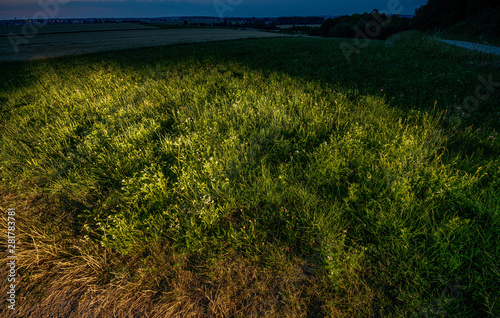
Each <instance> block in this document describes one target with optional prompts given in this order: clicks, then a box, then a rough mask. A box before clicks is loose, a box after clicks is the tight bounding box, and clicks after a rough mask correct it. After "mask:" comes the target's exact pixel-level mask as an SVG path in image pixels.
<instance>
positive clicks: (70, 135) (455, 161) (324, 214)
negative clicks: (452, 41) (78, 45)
mask: <svg viewBox="0 0 500 318" xmlns="http://www.w3.org/2000/svg"><path fill="white" fill-rule="evenodd" d="M407 37H412V38H410V39H408V38H405V37H401V38H399V39H396V40H394V41H392V42H391V43H392V44H391V45H387V44H385V43H383V42H372V43H370V45H369V46H368V47H366V48H365V49H363V50H361V52H360V53H359V54H354V55H353V56H352V62H351V63H348V62H346V60H345V58H344V55H343V54H342V51H341V50H340V49H339V45H340V44H341V42H340V40H335V39H311V38H293V39H291V38H288V39H265V40H245V41H230V42H218V43H205V44H193V45H179V46H170V47H162V48H153V49H141V50H133V51H127V52H116V53H106V54H99V55H88V56H83V57H77V58H60V59H54V60H45V61H31V62H25V63H8V64H7V63H3V64H0V74H1V78H2V81H1V83H0V101H1V109H0V111H1V114H2V115H1V116H2V117H1V122H0V134H1V139H0V149H1V154H0V160H1V167H0V176H1V181H2V184H1V193H2V200H1V206H2V211H3V213H4V215H6V209H7V207H15V208H16V211H17V214H18V216H19V217H18V220H17V222H16V225H17V227H18V240H19V245H18V246H17V250H18V256H19V261H18V262H19V264H18V266H19V272H18V284H17V288H18V291H17V295H18V298H17V306H18V312H17V314H18V315H19V316H22V317H49V316H50V317H113V316H115V317H207V316H213V317H251V316H253V317H261V316H262V317H343V316H345V317H352V316H359V317H365V316H367V317H370V316H381V317H409V316H413V317H421V316H424V317H426V316H437V317H440V316H449V317H471V316H477V317H480V316H481V317H483V316H492V317H493V316H499V315H500V304H499V299H500V292H499V289H498V286H499V284H500V271H499V268H500V247H499V245H498V239H499V237H500V215H499V210H500V208H499V207H500V199H499V198H500V193H499V187H498V184H499V183H500V168H499V167H500V165H499V164H500V159H499V158H500V157H499V154H500V141H499V139H498V133H497V132H496V131H495V129H498V120H499V115H500V110H499V107H498V99H499V96H500V95H499V94H498V91H499V90H500V88H498V84H496V83H494V82H495V81H500V71H499V67H498V60H495V59H494V58H493V57H487V56H481V55H471V54H467V53H462V51H458V50H450V49H448V48H447V47H446V46H440V45H437V44H435V43H431V42H430V41H428V40H427V39H426V38H423V37H419V36H418V35H415V34H413V35H412V34H410V35H407ZM348 43H350V44H354V43H353V42H348ZM478 76H482V78H485V79H487V80H489V81H490V86H488V85H487V86H486V88H484V89H481V90H480V91H479V93H480V94H481V96H483V97H484V96H486V93H487V92H489V95H488V97H487V98H482V99H483V101H481V103H480V105H479V106H478V107H474V108H471V107H470V105H469V106H467V105H464V104H463V101H464V99H466V98H468V97H470V96H473V97H474V96H476V94H477V91H476V88H477V87H478V85H481V80H480V79H479V77H478ZM492 83H493V84H492ZM444 111H448V115H446V116H444V119H443V113H444ZM2 222H3V223H4V225H6V217H2ZM4 228H5V227H4ZM2 244H4V241H2ZM3 255H6V254H5V253H4V254H3ZM4 260H6V258H5V256H3V257H2V262H4ZM4 265H5V264H4ZM4 265H2V267H3V268H6V266H4ZM2 288H4V289H5V288H6V287H2ZM0 311H2V312H6V311H7V309H6V306H2V308H0Z"/></svg>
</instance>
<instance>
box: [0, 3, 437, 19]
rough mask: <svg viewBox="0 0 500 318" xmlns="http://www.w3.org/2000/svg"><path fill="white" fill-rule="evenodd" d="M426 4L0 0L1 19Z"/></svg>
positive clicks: (343, 10) (252, 13)
mask: <svg viewBox="0 0 500 318" xmlns="http://www.w3.org/2000/svg"><path fill="white" fill-rule="evenodd" d="M426 2H427V1H426V0H359V1H335V0H333V1H332V0H307V1H303V0H0V19H14V18H17V19H21V18H29V19H33V18H44V17H48V18H70V17H71V18H94V17H95V18H105V17H113V18H124V17H138V18H139V17H164V16H165V17H166V16H219V17H220V16H225V17H278V16H315V15H338V14H353V13H363V12H371V11H372V10H373V9H375V8H377V9H379V10H380V11H381V12H382V11H385V12H388V13H394V14H413V13H414V12H415V9H416V8H418V7H420V6H422V5H424V4H425V3H426Z"/></svg>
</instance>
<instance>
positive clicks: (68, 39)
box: [0, 28, 284, 61]
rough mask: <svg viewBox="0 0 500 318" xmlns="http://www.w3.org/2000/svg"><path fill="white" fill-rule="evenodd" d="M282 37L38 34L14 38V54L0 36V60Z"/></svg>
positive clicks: (197, 32)
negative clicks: (15, 40) (30, 36)
mask: <svg viewBox="0 0 500 318" xmlns="http://www.w3.org/2000/svg"><path fill="white" fill-rule="evenodd" d="M283 36H284V35H282V34H275V33H269V32H261V31H251V30H225V29H173V30H170V29H160V28H154V29H144V30H103V31H94V30H92V32H77V33H75V32H60V33H57V34H38V35H36V36H34V37H32V38H29V39H28V38H24V39H20V38H17V40H22V42H14V43H22V44H20V45H18V46H17V49H18V50H17V52H16V50H15V46H16V45H13V44H12V42H13V40H14V39H13V38H12V37H10V38H9V37H2V38H0V61H25V60H34V59H43V58H50V57H57V56H65V55H79V54H86V53H94V52H105V51H113V50H123V49H134V48H140V47H151V46H161V45H168V44H177V43H193V42H208V41H221V40H236V39H247V38H268V37H283Z"/></svg>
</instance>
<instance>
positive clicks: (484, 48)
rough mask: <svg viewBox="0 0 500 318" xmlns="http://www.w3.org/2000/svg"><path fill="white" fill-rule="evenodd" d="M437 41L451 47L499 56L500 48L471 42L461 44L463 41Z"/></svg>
mask: <svg viewBox="0 0 500 318" xmlns="http://www.w3.org/2000/svg"><path fill="white" fill-rule="evenodd" d="M439 41H441V42H445V43H448V44H451V45H455V46H459V47H463V48H466V49H469V50H476V51H479V52H482V53H488V54H495V55H500V47H496V46H491V45H484V44H478V43H471V42H463V41H452V40H439Z"/></svg>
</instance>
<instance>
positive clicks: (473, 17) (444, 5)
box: [414, 0, 500, 37]
mask: <svg viewBox="0 0 500 318" xmlns="http://www.w3.org/2000/svg"><path fill="white" fill-rule="evenodd" d="M414 24H415V28H417V29H419V30H423V31H430V30H449V31H452V32H453V31H455V32H460V33H467V34H468V35H471V36H478V35H489V36H495V37H500V1H499V0H428V1H427V4H426V5H424V6H422V7H420V8H419V9H417V11H416V16H415V18H414Z"/></svg>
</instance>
